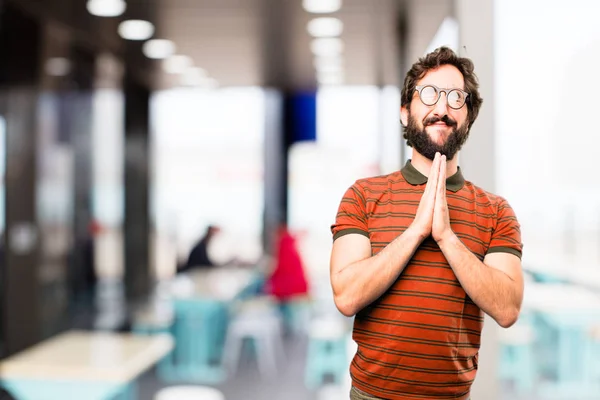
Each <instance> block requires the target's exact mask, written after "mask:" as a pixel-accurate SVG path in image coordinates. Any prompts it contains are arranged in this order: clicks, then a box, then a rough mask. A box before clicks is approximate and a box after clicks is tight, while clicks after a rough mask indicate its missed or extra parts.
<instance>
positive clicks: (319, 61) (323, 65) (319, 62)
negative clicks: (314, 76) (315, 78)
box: [313, 55, 344, 70]
mask: <svg viewBox="0 0 600 400" xmlns="http://www.w3.org/2000/svg"><path fill="white" fill-rule="evenodd" d="M313 65H314V66H315V69H317V70H320V69H342V68H344V59H343V58H341V57H340V56H339V55H334V56H330V57H315V60H314V61H313Z"/></svg>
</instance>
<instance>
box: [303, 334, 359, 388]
mask: <svg viewBox="0 0 600 400" xmlns="http://www.w3.org/2000/svg"><path fill="white" fill-rule="evenodd" d="M349 365H350V360H348V355H347V352H346V338H345V337H340V338H337V339H325V338H310V339H309V342H308V353H307V359H306V370H305V384H306V387H307V388H309V389H316V388H318V387H319V386H321V385H322V384H323V383H324V381H325V379H326V377H327V376H328V375H329V376H331V378H332V379H333V382H334V383H336V384H338V385H341V384H342V383H343V382H344V378H345V376H346V374H348V368H349Z"/></svg>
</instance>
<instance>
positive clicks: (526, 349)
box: [498, 314, 538, 394]
mask: <svg viewBox="0 0 600 400" xmlns="http://www.w3.org/2000/svg"><path fill="white" fill-rule="evenodd" d="M500 343H501V344H500V366H499V370H498V372H499V375H500V379H502V380H507V381H511V382H513V383H514V385H515V391H516V392H517V393H519V394H524V393H531V392H532V391H533V388H534V386H535V384H536V382H537V378H538V373H537V366H536V362H535V360H536V356H535V348H536V335H535V328H534V325H533V318H532V316H531V315H528V314H525V315H522V316H521V318H520V319H519V321H518V322H517V323H516V324H515V325H514V326H513V327H511V328H508V330H506V331H503V332H501V340H500Z"/></svg>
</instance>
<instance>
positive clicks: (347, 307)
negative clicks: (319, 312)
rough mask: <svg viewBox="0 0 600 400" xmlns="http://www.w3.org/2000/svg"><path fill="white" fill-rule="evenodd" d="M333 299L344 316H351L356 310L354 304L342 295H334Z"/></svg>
mask: <svg viewBox="0 0 600 400" xmlns="http://www.w3.org/2000/svg"><path fill="white" fill-rule="evenodd" d="M333 301H334V303H335V306H336V308H337V309H338V311H339V312H341V313H342V314H343V315H344V316H345V317H353V316H354V315H356V313H357V312H358V310H357V309H356V307H355V305H354V304H353V303H352V302H351V301H349V300H348V299H347V298H345V297H344V296H339V295H338V296H335V295H334V297H333Z"/></svg>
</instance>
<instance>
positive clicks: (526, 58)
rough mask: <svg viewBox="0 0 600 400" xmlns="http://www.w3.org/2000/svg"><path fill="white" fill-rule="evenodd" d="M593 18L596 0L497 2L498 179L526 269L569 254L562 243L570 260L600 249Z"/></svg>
mask: <svg viewBox="0 0 600 400" xmlns="http://www.w3.org/2000/svg"><path fill="white" fill-rule="evenodd" d="M598 15H600V2H597V1H593V0H573V1H569V2H568V3H565V2H564V1H557V0H551V1H548V0H528V1H519V0H502V1H495V3H494V26H495V32H494V48H495V82H496V95H495V107H496V128H497V134H496V157H497V165H498V168H497V169H496V179H497V183H498V185H497V186H498V191H499V192H500V193H502V194H503V195H505V196H506V197H507V198H508V199H509V201H510V202H511V204H512V205H513V207H514V208H515V209H516V211H517V215H518V217H519V219H520V220H521V224H522V228H523V236H524V242H525V246H526V247H525V253H524V260H528V259H529V260H531V256H532V255H534V254H536V253H539V252H543V251H544V250H543V249H547V248H548V247H551V248H553V249H555V256H556V255H560V254H556V253H564V252H568V251H569V249H568V248H567V246H568V242H569V240H565V239H566V238H567V237H569V236H571V237H572V238H571V239H574V240H573V242H575V243H576V248H575V249H574V253H576V254H574V256H575V257H576V258H578V257H583V256H584V255H585V256H587V257H588V258H589V256H590V252H589V251H588V250H590V249H591V248H593V246H596V247H597V245H598V243H600V177H599V176H598V172H597V170H598V167H597V159H598V156H597V152H598V149H599V147H600V124H598V123H597V122H596V121H595V119H596V116H597V114H598V104H600V99H599V97H598V96H599V95H600V80H599V79H598V76H597V73H598V71H599V68H598V62H599V61H600V55H599V54H600V24H598V22H597V18H598ZM538 249H539V251H538ZM593 254H600V253H598V252H597V251H594V252H593ZM599 258H600V256H597V255H596V256H595V261H596V262H600V259H599Z"/></svg>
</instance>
